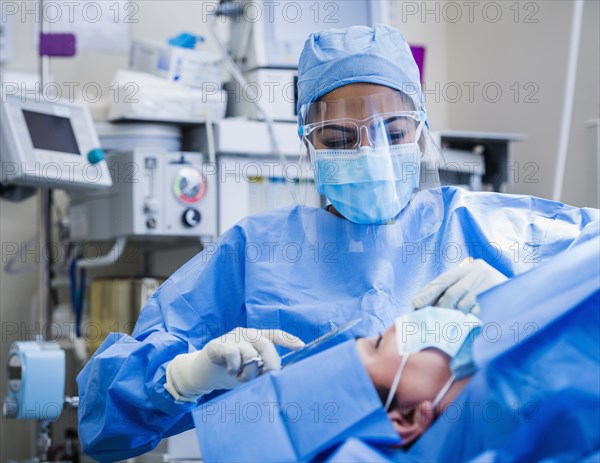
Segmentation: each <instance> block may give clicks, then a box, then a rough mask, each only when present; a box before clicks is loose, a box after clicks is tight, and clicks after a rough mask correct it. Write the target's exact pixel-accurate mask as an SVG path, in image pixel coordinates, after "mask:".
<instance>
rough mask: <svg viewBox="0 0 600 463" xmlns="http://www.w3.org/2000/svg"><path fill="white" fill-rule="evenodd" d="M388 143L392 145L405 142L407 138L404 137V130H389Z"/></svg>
mask: <svg viewBox="0 0 600 463" xmlns="http://www.w3.org/2000/svg"><path fill="white" fill-rule="evenodd" d="M388 137H389V140H390V143H391V144H392V145H399V144H401V143H407V142H408V140H407V139H406V138H407V137H406V132H404V131H394V132H390V133H389V134H388Z"/></svg>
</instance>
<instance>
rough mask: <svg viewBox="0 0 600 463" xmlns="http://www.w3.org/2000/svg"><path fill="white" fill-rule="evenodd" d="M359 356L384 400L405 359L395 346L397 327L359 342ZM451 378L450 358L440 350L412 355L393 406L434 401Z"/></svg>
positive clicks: (406, 405)
mask: <svg viewBox="0 0 600 463" xmlns="http://www.w3.org/2000/svg"><path fill="white" fill-rule="evenodd" d="M357 349H358V353H359V356H360V358H361V360H362V363H363V365H364V366H365V368H366V370H367V372H368V373H369V376H370V377H371V380H372V381H373V384H374V385H375V387H376V388H377V390H378V392H379V394H380V397H381V399H382V401H385V400H386V398H387V394H388V392H389V390H390V387H391V386H392V382H393V380H394V376H395V375H396V372H397V371H398V368H399V366H400V363H401V360H402V358H401V357H400V355H398V348H397V346H396V326H395V324H392V326H391V327H390V328H388V329H387V330H386V331H385V332H384V333H383V334H382V335H381V336H378V337H373V338H361V339H359V340H358V341H357ZM449 378H450V358H449V357H448V356H447V355H446V354H445V353H443V352H441V351H439V350H437V349H426V350H423V351H421V352H417V353H415V354H411V356H410V357H409V360H408V362H407V364H406V366H405V367H404V371H403V373H402V378H401V379H400V384H399V386H398V390H397V392H396V395H395V401H394V402H393V403H392V408H396V409H400V410H403V409H406V410H409V409H410V408H411V407H414V406H415V405H417V404H419V403H421V402H424V401H433V399H434V398H435V396H436V395H437V393H438V392H439V391H440V389H441V388H442V387H443V386H444V384H445V383H446V381H448V379H449Z"/></svg>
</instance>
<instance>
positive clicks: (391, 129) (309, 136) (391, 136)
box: [299, 111, 426, 150]
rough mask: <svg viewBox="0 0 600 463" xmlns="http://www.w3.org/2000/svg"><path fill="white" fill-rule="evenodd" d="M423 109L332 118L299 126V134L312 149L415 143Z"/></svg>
mask: <svg viewBox="0 0 600 463" xmlns="http://www.w3.org/2000/svg"><path fill="white" fill-rule="evenodd" d="M425 120H426V117H425V113H424V112H422V111H396V112H388V113H382V114H375V115H373V116H370V117H368V118H366V119H362V120H359V119H351V118H343V119H333V120H327V121H319V122H315V123H312V124H307V125H304V126H301V127H300V129H299V131H300V132H299V133H300V136H301V137H303V138H304V139H305V140H306V141H307V142H308V143H310V145H311V146H312V148H313V149H315V150H356V149H358V148H359V147H362V146H370V147H372V148H378V147H381V146H393V145H403V144H408V143H417V142H418V141H419V138H420V136H421V132H422V130H423V126H424V124H425Z"/></svg>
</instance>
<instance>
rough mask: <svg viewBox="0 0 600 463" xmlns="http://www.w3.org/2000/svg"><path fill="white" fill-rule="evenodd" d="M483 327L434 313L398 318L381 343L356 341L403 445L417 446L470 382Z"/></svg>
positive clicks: (471, 320)
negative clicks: (473, 347)
mask: <svg viewBox="0 0 600 463" xmlns="http://www.w3.org/2000/svg"><path fill="white" fill-rule="evenodd" d="M479 324H480V321H479V320H478V319H477V318H476V317H475V316H473V315H467V316H465V315H464V314H462V313H460V312H458V311H452V310H449V309H437V308H433V307H429V308H425V309H422V310H421V311H417V312H414V313H411V314H407V315H405V316H404V317H399V318H398V319H396V322H395V323H394V324H393V325H392V326H391V327H390V328H388V329H387V330H386V331H385V332H384V333H383V334H382V335H380V336H378V337H372V338H359V339H358V340H357V350H358V353H359V356H360V359H361V361H362V363H363V365H364V366H365V368H366V370H367V372H368V374H369V376H370V378H371V381H373V384H374V386H375V388H376V389H377V391H378V393H379V396H380V398H381V401H382V402H383V403H384V404H385V405H386V410H387V412H388V417H389V419H390V421H391V422H392V424H393V426H394V428H395V430H396V431H397V432H398V434H399V435H400V437H401V438H402V443H403V445H409V444H411V443H413V442H414V441H416V440H417V439H418V438H419V437H420V436H421V435H422V434H423V433H424V432H425V431H426V430H427V429H428V428H429V427H430V426H431V424H432V423H433V422H434V421H435V419H436V418H437V417H438V416H439V415H441V414H442V413H443V411H444V409H445V408H446V407H447V406H448V405H449V404H450V403H452V401H453V400H454V399H455V398H456V397H457V396H458V394H459V393H460V392H461V391H462V389H463V388H464V387H465V386H466V384H467V383H468V382H469V380H470V378H471V376H472V375H473V373H474V372H475V368H474V366H473V362H472V359H471V357H472V355H471V344H472V341H473V338H474V336H475V335H476V334H477V332H478V330H479ZM400 331H402V332H400ZM399 344H401V345H399ZM402 353H404V355H402ZM408 354H410V358H409V359H408V358H407V357H408ZM451 355H452V359H451V357H450V356H451ZM405 358H407V359H406V360H405ZM403 362H404V365H403ZM461 362H462V363H461ZM394 383H395V384H394ZM390 392H391V395H390Z"/></svg>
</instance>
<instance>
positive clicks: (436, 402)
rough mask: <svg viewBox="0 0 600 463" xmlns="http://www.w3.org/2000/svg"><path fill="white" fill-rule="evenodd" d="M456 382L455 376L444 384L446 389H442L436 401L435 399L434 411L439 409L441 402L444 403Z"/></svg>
mask: <svg viewBox="0 0 600 463" xmlns="http://www.w3.org/2000/svg"><path fill="white" fill-rule="evenodd" d="M454 380H455V378H454V375H452V376H450V379H448V381H446V384H444V387H442V389H441V390H440V392H438V394H437V395H436V396H435V399H433V409H434V410H435V409H436V408H437V407H438V405H439V404H440V402H441V401H442V399H443V398H444V396H445V395H446V393H447V392H448V389H450V386H452V384H454Z"/></svg>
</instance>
